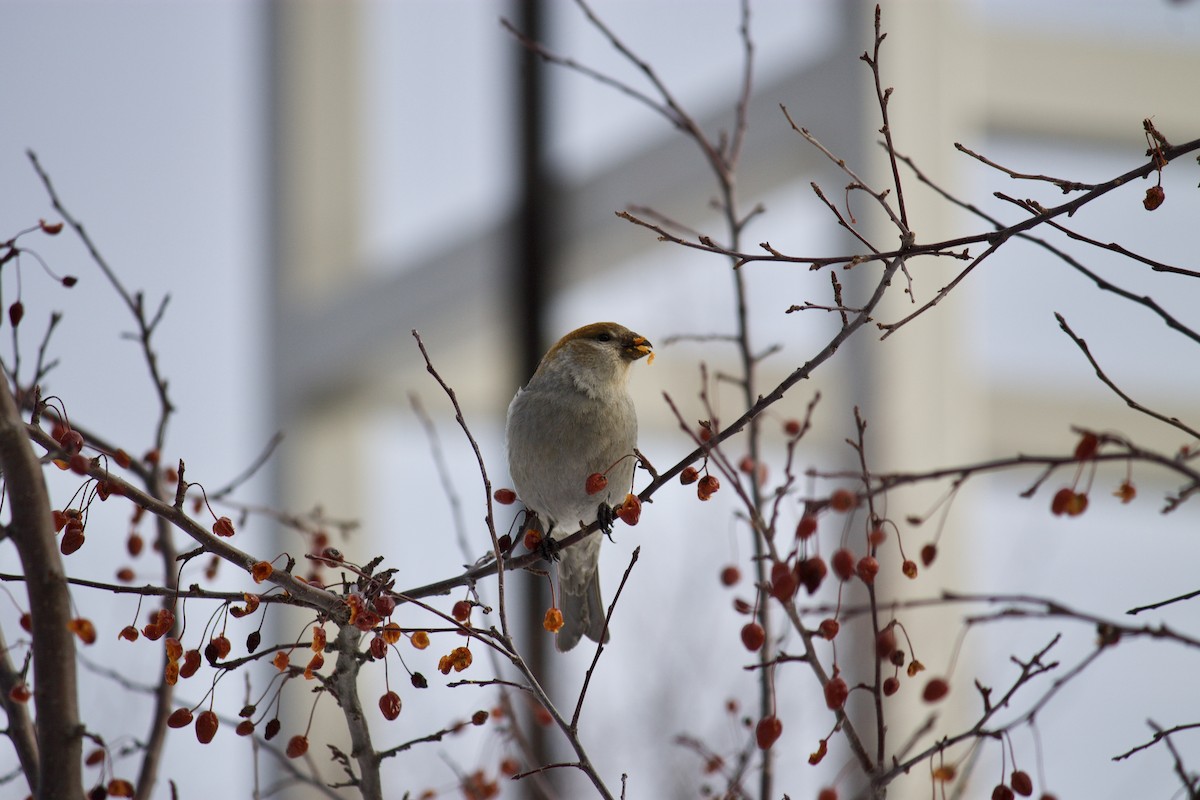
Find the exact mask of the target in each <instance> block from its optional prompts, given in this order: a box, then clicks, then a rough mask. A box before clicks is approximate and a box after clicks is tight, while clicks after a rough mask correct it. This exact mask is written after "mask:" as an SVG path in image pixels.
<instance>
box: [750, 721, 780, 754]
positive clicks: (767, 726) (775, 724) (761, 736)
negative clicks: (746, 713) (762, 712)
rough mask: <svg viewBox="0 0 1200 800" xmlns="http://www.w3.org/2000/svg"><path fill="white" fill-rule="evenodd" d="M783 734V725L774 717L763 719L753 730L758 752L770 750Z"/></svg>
mask: <svg viewBox="0 0 1200 800" xmlns="http://www.w3.org/2000/svg"><path fill="white" fill-rule="evenodd" d="M782 733H783V723H782V722H780V721H779V717H776V716H774V715H772V716H769V717H763V718H762V719H760V720H759V721H758V725H756V726H755V728H754V740H755V741H756V742H758V747H759V749H760V750H770V749H771V745H773V744H775V742H776V740H778V739H779V736H780V735H781V734H782Z"/></svg>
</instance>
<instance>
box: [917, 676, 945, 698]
mask: <svg viewBox="0 0 1200 800" xmlns="http://www.w3.org/2000/svg"><path fill="white" fill-rule="evenodd" d="M949 692H950V684H948V683H946V681H945V680H944V679H943V678H930V680H929V683H927V684H925V691H923V692H922V693H921V697H922V698H924V700H925V702H926V703H936V702H937V701H939V700H941V699H942V698H943V697H945V696H946V695H947V694H948V693H949Z"/></svg>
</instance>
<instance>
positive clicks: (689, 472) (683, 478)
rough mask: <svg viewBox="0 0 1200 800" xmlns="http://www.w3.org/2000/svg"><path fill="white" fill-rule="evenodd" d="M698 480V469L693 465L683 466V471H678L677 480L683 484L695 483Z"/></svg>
mask: <svg viewBox="0 0 1200 800" xmlns="http://www.w3.org/2000/svg"><path fill="white" fill-rule="evenodd" d="M698 480H700V470H698V469H696V468H695V467H684V468H683V472H681V473H679V482H680V483H682V484H683V485H684V486H688V485H690V484H693V483H695V482H696V481H698Z"/></svg>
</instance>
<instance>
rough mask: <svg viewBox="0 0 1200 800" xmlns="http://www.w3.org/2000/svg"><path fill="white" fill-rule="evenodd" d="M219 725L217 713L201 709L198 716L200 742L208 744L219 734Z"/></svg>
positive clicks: (197, 729) (197, 728)
mask: <svg viewBox="0 0 1200 800" xmlns="http://www.w3.org/2000/svg"><path fill="white" fill-rule="evenodd" d="M218 727H220V722H219V721H218V720H217V715H216V714H214V713H213V712H212V711H201V712H200V716H198V717H196V740H197V741H199V742H200V744H208V743H209V742H211V741H212V740H213V737H214V736H216V735H217V728H218Z"/></svg>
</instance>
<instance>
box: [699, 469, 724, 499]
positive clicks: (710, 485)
mask: <svg viewBox="0 0 1200 800" xmlns="http://www.w3.org/2000/svg"><path fill="white" fill-rule="evenodd" d="M720 488H721V482H720V481H719V480H717V476H716V475H705V476H704V477H703V478H701V479H700V483H698V484H696V496H697V497H699V498H700V499H701V500H707V499H708V498H710V497H712V496H713V495H714V494H716V493H717V491H718V490H719V489H720Z"/></svg>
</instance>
